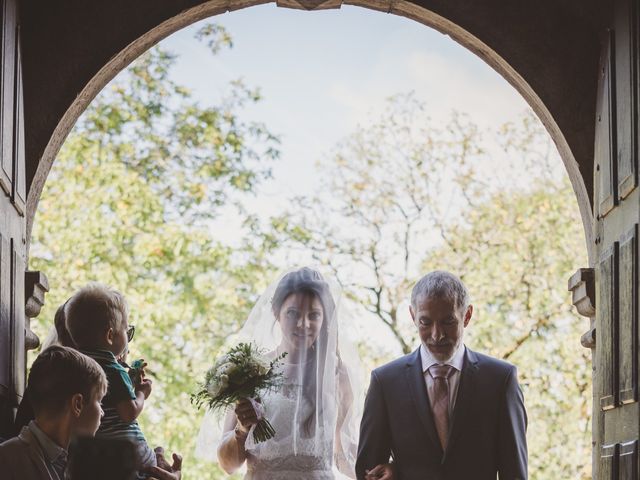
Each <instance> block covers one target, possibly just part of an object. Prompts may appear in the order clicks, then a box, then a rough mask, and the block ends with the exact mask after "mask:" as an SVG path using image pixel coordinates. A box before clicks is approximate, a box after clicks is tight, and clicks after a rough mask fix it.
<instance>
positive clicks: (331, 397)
mask: <svg viewBox="0 0 640 480" xmlns="http://www.w3.org/2000/svg"><path fill="white" fill-rule="evenodd" d="M338 298H339V292H338V290H337V289H336V288H335V287H330V285H329V284H328V283H327V282H326V281H325V280H324V278H323V277H322V276H321V275H320V273H318V272H317V271H315V270H313V269H311V268H307V267H305V268H301V269H299V270H295V271H291V272H289V273H287V274H285V275H284V276H283V277H282V278H281V279H280V280H279V281H278V282H277V283H276V284H274V285H272V286H271V287H270V288H269V289H267V291H266V292H265V294H264V295H263V296H262V297H261V298H260V300H259V301H258V303H257V304H256V305H255V307H254V308H253V310H252V312H251V314H250V316H249V319H248V320H247V322H246V324H245V326H244V327H243V329H242V331H241V334H240V336H241V339H242V340H244V341H252V342H254V343H256V344H257V345H258V346H259V347H262V348H264V349H265V350H266V351H269V352H270V355H271V356H272V358H275V357H276V356H278V355H280V354H282V353H284V352H286V353H287V355H286V357H285V358H284V361H283V362H284V364H283V365H282V367H281V368H282V373H283V379H284V382H283V385H282V386H281V387H279V388H278V390H277V391H274V392H271V393H269V394H267V395H265V396H264V398H262V399H259V400H258V401H252V400H249V399H245V400H242V401H240V402H238V403H237V404H236V407H235V410H234V411H230V412H228V413H227V416H226V419H225V420H224V427H223V432H222V438H221V439H219V443H218V448H217V457H218V461H219V463H220V466H221V467H222V468H223V469H224V470H225V471H226V472H227V473H229V474H231V473H233V472H235V471H236V470H238V469H239V468H240V467H242V466H243V465H244V464H245V463H246V470H247V473H246V476H245V479H250V480H267V479H269V480H271V479H279V480H294V479H295V480H302V479H309V480H333V479H335V478H344V477H342V476H341V475H340V473H341V474H343V475H345V476H347V477H349V478H355V469H354V464H355V458H356V453H357V451H356V450H357V439H358V435H357V434H358V432H357V430H358V422H359V420H360V418H359V415H358V413H357V412H356V407H357V406H359V405H360V403H361V399H360V397H359V395H360V385H359V382H357V381H356V380H357V376H358V374H359V372H357V371H356V368H357V366H358V356H357V353H356V352H355V348H354V347H353V345H352V344H349V343H348V342H346V341H344V338H342V337H343V336H344V335H342V333H343V332H342V331H339V328H338V326H339V323H340V322H341V321H343V319H342V318H340V315H339V311H340V309H339V304H338V303H337V299H338ZM262 413H264V415H265V416H266V417H267V418H268V419H269V421H270V422H271V424H272V425H273V427H274V429H275V431H276V433H275V436H274V437H273V438H271V439H269V440H267V441H265V442H262V443H258V444H256V443H255V442H254V441H253V435H252V433H253V428H254V426H255V425H256V423H257V422H258V420H259V418H261V417H260V415H261V414H262ZM211 427H212V425H211V423H210V422H207V421H205V422H204V423H203V426H202V428H201V431H200V435H199V439H198V446H197V448H196V454H198V453H200V454H203V453H204V456H207V453H209V452H211V451H212V450H213V449H214V448H215V446H214V445H213V441H214V437H213V436H212V435H211V433H210V432H208V431H207V430H208V429H210V428H211ZM207 450H208V452H207ZM201 456H202V455H201ZM338 472H340V473H338Z"/></svg>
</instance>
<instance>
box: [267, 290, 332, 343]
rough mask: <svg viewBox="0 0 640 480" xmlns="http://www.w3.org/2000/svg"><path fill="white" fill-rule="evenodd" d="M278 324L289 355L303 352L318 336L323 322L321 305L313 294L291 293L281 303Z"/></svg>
mask: <svg viewBox="0 0 640 480" xmlns="http://www.w3.org/2000/svg"><path fill="white" fill-rule="evenodd" d="M278 322H280V328H281V329H282V339H283V341H284V343H285V347H286V348H287V350H288V351H289V352H290V353H293V352H294V351H295V352H302V351H305V350H307V349H308V348H310V347H311V345H313V343H314V342H315V341H316V339H317V338H318V335H319V334H320V329H321V328H322V323H323V322H324V310H323V309H322V303H321V302H320V299H318V297H316V296H315V295H313V294H310V293H293V294H291V295H289V296H288V297H287V298H286V299H285V300H284V302H283V303H282V307H281V308H280V312H279V314H278Z"/></svg>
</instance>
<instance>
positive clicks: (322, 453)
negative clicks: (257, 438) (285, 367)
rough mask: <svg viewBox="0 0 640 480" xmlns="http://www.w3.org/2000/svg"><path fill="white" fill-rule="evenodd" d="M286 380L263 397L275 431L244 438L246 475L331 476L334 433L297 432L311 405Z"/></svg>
mask: <svg viewBox="0 0 640 480" xmlns="http://www.w3.org/2000/svg"><path fill="white" fill-rule="evenodd" d="M287 383H288V384H285V385H284V386H283V388H282V389H281V390H280V391H278V392H273V393H271V394H268V395H267V396H266V397H265V398H264V399H263V400H262V403H263V405H264V407H265V415H266V417H267V418H268V419H269V421H270V422H271V425H272V426H273V428H274V430H275V431H276V434H275V436H274V437H273V438H271V439H269V440H267V441H266V442H263V443H259V444H257V445H256V444H254V443H253V441H252V439H250V438H251V437H250V438H248V439H247V444H246V446H245V448H246V449H247V474H246V476H245V479H247V480H273V479H279V480H307V479H308V480H333V479H334V478H335V474H334V473H333V464H334V461H333V433H332V432H319V435H314V436H313V437H310V438H305V437H304V435H302V434H301V433H300V432H301V430H302V428H301V427H297V428H296V426H297V425H300V421H301V420H302V419H304V418H306V417H307V416H308V415H310V414H312V413H313V412H312V408H313V407H312V406H311V405H310V404H309V402H308V401H306V400H304V398H303V396H302V395H300V392H299V390H300V389H301V388H302V387H301V386H300V385H295V384H292V383H290V382H287ZM294 412H295V413H294ZM296 417H300V418H296Z"/></svg>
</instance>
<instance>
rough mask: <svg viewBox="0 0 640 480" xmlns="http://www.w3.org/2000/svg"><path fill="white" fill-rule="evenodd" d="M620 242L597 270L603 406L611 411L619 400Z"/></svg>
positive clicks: (604, 257)
mask: <svg viewBox="0 0 640 480" xmlns="http://www.w3.org/2000/svg"><path fill="white" fill-rule="evenodd" d="M618 251H619V246H618V242H615V243H614V245H613V246H612V247H611V248H610V249H608V250H607V251H605V252H604V254H603V255H602V258H601V260H600V266H599V269H598V288H599V291H598V301H597V308H598V321H599V324H598V325H597V327H596V328H597V332H598V346H599V348H598V354H599V355H598V364H599V365H600V372H601V376H600V382H599V383H600V408H601V409H602V410H610V409H612V408H614V407H615V406H616V405H617V403H618V398H617V397H618V395H617V394H618V388H617V383H618V382H617V379H618V349H617V345H618V338H617V337H618V302H617V291H618V285H617V283H618V273H617V266H618V263H619V262H618Z"/></svg>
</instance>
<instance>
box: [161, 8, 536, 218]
mask: <svg viewBox="0 0 640 480" xmlns="http://www.w3.org/2000/svg"><path fill="white" fill-rule="evenodd" d="M207 22H215V23H219V24H221V25H223V26H225V27H226V29H227V30H228V31H229V33H230V34H231V36H232V38H233V43H234V45H233V48H232V49H225V50H223V51H222V52H221V53H220V54H219V55H217V56H215V57H214V56H212V55H211V53H210V51H209V50H208V49H207V47H206V46H205V45H204V44H202V43H200V42H198V41H197V40H195V39H194V33H195V31H196V30H197V29H198V28H199V27H200V26H201V25H202V24H203V23H207ZM163 46H164V47H165V48H169V49H170V50H172V51H174V52H175V53H177V54H179V61H178V65H177V67H176V68H175V69H174V72H175V74H174V79H175V80H176V81H178V82H180V83H181V84H183V85H186V86H188V87H190V88H191V89H192V91H193V93H194V95H195V96H196V98H198V99H200V100H202V101H203V102H215V101H216V100H219V99H220V98H221V97H222V96H223V95H224V92H225V91H227V87H228V83H229V82H230V81H232V80H235V79H243V80H244V82H245V83H246V84H247V85H248V86H252V87H254V86H255V87H259V88H260V91H261V93H262V95H263V100H262V101H261V102H260V103H259V104H257V105H255V106H252V107H251V108H247V109H246V110H245V111H244V112H243V113H242V115H243V118H246V119H252V120H257V121H262V122H264V123H266V124H267V125H268V126H269V129H270V131H272V132H273V133H275V134H277V135H278V136H279V137H280V139H281V142H282V143H281V155H282V157H281V160H280V161H279V162H278V163H277V164H276V165H274V168H273V173H274V178H273V181H270V182H269V183H268V184H266V185H265V186H264V187H263V191H262V192H261V198H260V201H255V202H254V203H253V205H252V208H254V209H255V210H259V211H261V212H262V213H264V214H269V213H273V212H274V211H276V210H277V209H278V208H279V205H282V204H283V203H284V202H286V201H287V199H288V198H290V197H291V196H292V195H294V194H303V193H305V191H307V190H309V189H313V188H314V186H315V185H316V183H317V175H316V174H315V172H316V164H317V162H318V161H321V160H322V158H326V156H327V155H328V153H329V152H330V151H331V148H332V147H333V146H334V145H335V144H336V142H338V141H339V140H340V139H342V138H343V137H345V136H347V135H348V134H349V133H350V132H351V131H353V130H354V128H355V127H356V126H357V125H358V124H365V125H366V123H367V121H368V119H370V118H372V117H373V116H374V115H375V114H376V112H380V111H381V109H382V106H383V104H384V102H385V100H386V99H387V98H388V97H389V96H391V95H394V94H397V93H404V92H410V91H413V92H415V94H416V96H417V97H418V98H420V99H422V100H424V101H426V102H427V105H428V108H429V114H430V116H431V117H432V118H434V119H436V120H437V119H440V118H441V119H442V121H443V122H444V121H445V120H446V119H447V118H448V117H449V115H450V112H451V110H452V109H455V110H457V111H460V112H465V113H467V114H468V115H469V116H470V117H471V118H472V119H473V120H474V121H475V122H476V123H477V124H478V125H479V126H481V127H491V126H496V125H500V124H502V123H504V122H507V121H509V120H513V119H515V118H516V117H517V116H518V115H519V114H521V113H522V112H523V111H525V110H526V109H527V108H528V107H527V104H526V102H525V101H524V100H523V98H522V97H521V96H520V94H519V93H518V92H517V91H516V90H515V89H514V88H513V87H512V86H511V85H510V84H508V83H507V82H506V80H504V79H503V78H502V77H501V76H500V75H499V74H498V73H497V72H495V71H494V70H493V69H492V68H491V67H489V66H488V65H487V64H485V63H484V62H483V61H482V60H481V59H479V58H478V57H476V56H475V55H474V54H473V53H471V52H470V51H468V50H466V49H465V48H464V47H462V46H460V45H459V44H457V43H456V42H455V41H453V40H452V39H451V38H450V37H448V36H446V35H443V34H441V33H439V32H437V31H435V30H433V29H431V28H429V27H426V26H424V25H422V24H420V23H418V22H415V21H413V20H410V19H407V18H404V17H400V16H397V15H392V14H386V13H381V12H378V11H373V10H368V9H364V8H360V7H353V6H343V7H342V8H341V9H339V10H325V11H319V12H306V11H300V10H292V9H285V8H278V7H276V6H275V4H268V5H262V6H257V7H251V8H248V9H243V10H239V11H234V12H231V13H227V14H223V15H219V16H216V17H213V18H210V19H207V20H204V21H203V22H200V23H198V24H195V25H193V26H191V27H188V28H186V29H183V30H181V31H179V32H177V33H175V34H173V35H172V36H170V37H169V38H167V39H166V40H164V41H163ZM265 198H269V199H270V200H271V201H269V202H264V199H265ZM227 220H228V219H226V221H227Z"/></svg>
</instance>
